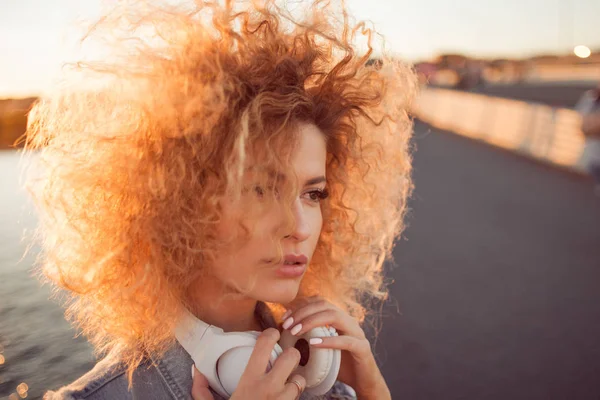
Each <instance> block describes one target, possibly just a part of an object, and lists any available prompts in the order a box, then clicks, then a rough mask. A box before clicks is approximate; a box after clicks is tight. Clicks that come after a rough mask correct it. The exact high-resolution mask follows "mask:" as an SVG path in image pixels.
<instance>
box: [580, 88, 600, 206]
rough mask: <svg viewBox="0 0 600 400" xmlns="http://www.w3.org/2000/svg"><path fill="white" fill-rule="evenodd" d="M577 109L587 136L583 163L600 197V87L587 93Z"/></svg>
mask: <svg viewBox="0 0 600 400" xmlns="http://www.w3.org/2000/svg"><path fill="white" fill-rule="evenodd" d="M575 109H576V110H577V111H578V112H579V113H581V116H582V121H581V131H582V132H583V135H584V136H585V147H584V150H583V156H582V163H583V165H584V167H585V168H586V169H587V170H588V171H589V173H590V175H592V178H593V179H594V193H595V194H596V195H597V196H599V197H600V85H598V87H596V88H595V89H592V90H588V91H587V92H585V93H584V94H583V96H582V97H581V99H580V100H579V102H578V103H577V105H576V106H575Z"/></svg>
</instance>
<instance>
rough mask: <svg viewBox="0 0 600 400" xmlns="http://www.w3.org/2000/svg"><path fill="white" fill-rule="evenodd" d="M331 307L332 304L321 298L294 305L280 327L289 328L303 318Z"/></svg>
mask: <svg viewBox="0 0 600 400" xmlns="http://www.w3.org/2000/svg"><path fill="white" fill-rule="evenodd" d="M332 307H333V305H331V304H330V303H329V302H327V301H325V300H324V299H322V298H319V299H316V300H314V301H311V302H310V303H305V304H302V305H296V306H295V308H294V309H292V313H291V314H290V315H289V316H288V317H287V318H286V319H285V320H284V321H283V323H282V327H283V329H290V328H291V327H292V326H293V325H296V324H297V323H298V322H300V321H301V320H302V319H303V318H306V317H307V316H309V315H311V314H314V313H317V312H320V311H323V310H326V309H329V308H332Z"/></svg>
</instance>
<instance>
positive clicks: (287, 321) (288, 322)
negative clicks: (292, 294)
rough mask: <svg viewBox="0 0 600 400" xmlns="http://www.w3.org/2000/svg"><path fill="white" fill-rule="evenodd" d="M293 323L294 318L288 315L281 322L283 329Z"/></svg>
mask: <svg viewBox="0 0 600 400" xmlns="http://www.w3.org/2000/svg"><path fill="white" fill-rule="evenodd" d="M293 323H294V318H292V317H290V318H288V319H286V320H285V322H284V323H283V329H287V328H289V327H290V326H292V324H293Z"/></svg>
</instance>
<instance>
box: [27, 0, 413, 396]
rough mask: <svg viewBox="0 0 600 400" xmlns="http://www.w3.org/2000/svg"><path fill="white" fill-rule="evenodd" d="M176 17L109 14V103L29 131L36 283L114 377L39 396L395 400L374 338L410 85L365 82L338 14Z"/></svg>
mask: <svg viewBox="0 0 600 400" xmlns="http://www.w3.org/2000/svg"><path fill="white" fill-rule="evenodd" d="M169 3H173V2H165V5H164V6H158V5H153V6H152V7H150V8H148V7H135V6H134V7H131V8H127V7H128V6H127V4H129V2H119V3H118V5H119V7H126V8H124V9H122V8H117V9H116V11H114V12H111V13H109V14H108V15H107V16H106V17H105V18H103V19H102V20H101V21H100V22H99V23H98V24H96V25H95V30H93V31H92V32H91V34H92V37H93V35H98V34H102V36H101V39H102V38H104V39H109V38H115V39H116V40H117V42H116V43H115V46H117V47H116V49H117V50H120V49H122V51H118V52H116V55H115V56H112V55H111V56H110V57H106V56H104V57H103V59H102V60H101V62H99V63H98V64H95V63H91V64H90V63H87V64H86V65H85V67H86V68H84V70H83V72H85V71H90V70H92V71H94V72H97V73H100V74H102V75H101V77H100V79H99V80H98V82H97V83H98V85H95V83H96V82H95V81H94V82H90V85H93V86H92V88H91V89H90V90H85V91H84V90H81V87H80V84H81V82H87V81H86V80H81V79H78V80H76V81H75V85H74V87H73V89H72V90H68V91H63V92H61V93H59V94H57V95H56V96H55V97H52V98H50V99H46V100H43V101H41V102H39V103H38V104H37V105H36V106H35V107H34V109H33V111H32V112H31V116H30V121H29V129H28V136H27V143H26V144H27V150H28V151H31V152H36V155H37V156H38V157H35V160H36V161H37V162H39V163H40V165H41V168H40V169H39V170H40V171H43V174H40V176H38V175H35V176H33V177H32V178H31V180H30V181H28V187H29V189H30V192H31V194H32V195H33V199H34V203H35V205H36V208H37V210H38V212H39V220H40V226H39V232H38V233H39V237H40V238H41V239H42V240H41V247H42V251H41V253H40V263H39V264H40V266H41V267H42V271H43V272H44V274H45V276H46V277H47V278H48V280H49V281H50V282H51V283H52V284H53V285H54V286H55V287H57V288H60V289H62V290H61V293H62V294H64V295H65V296H66V299H67V300H68V301H67V305H68V313H67V315H68V316H69V317H70V320H71V321H72V322H73V323H74V324H75V325H76V326H77V327H78V328H79V329H81V331H82V332H83V334H84V335H85V336H86V337H87V338H88V340H89V341H90V342H91V343H92V344H93V346H94V348H95V350H96V354H97V355H99V356H100V357H101V358H102V359H101V360H100V361H99V362H98V363H97V364H96V366H95V367H94V368H93V370H92V371H90V372H88V373H86V374H85V375H83V376H82V377H81V378H80V379H78V380H77V381H75V382H74V383H72V384H69V385H67V386H65V387H63V388H60V389H58V390H55V391H51V392H48V393H47V394H46V395H45V399H52V400H54V399H88V400H101V399H110V400H127V399H144V400H158V399H161V400H162V399H173V400H174V399H189V398H190V393H191V396H192V398H193V399H195V400H211V399H222V398H231V399H235V400H264V399H281V400H292V399H296V398H298V397H300V398H301V399H302V400H307V399H317V398H319V399H320V398H323V399H354V398H356V397H357V396H358V398H360V399H378V400H385V399H388V400H389V399H391V394H390V390H389V388H388V385H387V383H386V381H385V380H384V378H383V375H382V373H381V371H380V370H379V367H378V365H377V363H376V360H375V357H374V355H373V353H372V348H371V343H370V342H369V340H368V339H367V338H366V334H365V332H364V331H363V325H362V323H363V322H364V321H365V316H366V315H367V314H368V313H372V314H375V315H376V311H375V310H373V309H371V307H372V306H373V305H376V304H377V301H383V300H385V298H386V295H387V289H386V287H385V280H384V276H383V269H382V267H383V263H384V261H385V259H386V258H388V257H390V256H391V250H392V245H393V243H394V241H395V238H396V236H397V235H398V234H399V233H400V232H401V231H402V230H403V227H404V225H403V216H404V213H405V211H406V202H407V197H408V195H409V193H410V191H411V189H412V181H411V176H410V171H411V155H410V145H409V140H410V136H411V133H412V122H411V120H410V118H409V115H408V107H409V104H410V102H411V100H412V98H413V97H414V96H413V95H414V92H415V91H416V88H417V84H416V79H415V77H414V74H413V72H412V70H411V69H410V68H409V67H408V66H405V65H403V64H401V63H399V62H394V61H392V60H391V59H390V58H389V57H385V56H382V57H381V58H378V59H379V60H380V61H378V62H375V64H374V65H372V66H368V65H366V64H367V62H368V60H369V59H370V58H372V49H371V46H370V45H371V43H370V39H369V48H368V50H367V51H365V52H360V51H358V50H356V49H355V48H354V45H353V42H354V36H355V34H356V33H357V32H361V31H362V32H363V33H364V34H365V35H366V37H368V38H371V37H376V35H375V34H372V33H373V32H370V31H369V30H365V28H364V26H362V25H356V26H355V25H353V23H352V22H350V21H352V19H351V18H350V17H349V16H348V15H347V12H346V10H344V9H337V8H336V9H331V7H332V5H331V4H330V3H329V2H321V1H318V2H315V3H314V4H307V5H306V8H307V10H306V14H307V15H305V16H304V17H302V18H300V19H299V20H298V21H296V19H295V18H292V16H291V14H290V12H286V11H285V10H282V9H280V8H279V7H276V6H275V4H274V2H273V1H266V2H239V3H237V2H235V1H234V2H206V3H205V2H200V1H190V2H189V3H188V4H187V5H186V6H185V7H183V6H181V7H168V5H167V4H169ZM163 7H164V8H163ZM297 11H298V8H297V7H294V12H296V13H297ZM338 17H339V18H338ZM137 35H142V37H141V38H138V39H137V40H136V37H137ZM120 46H122V47H120ZM115 51H116V50H115ZM105 76H106V77H107V79H104V77H105ZM90 79H91V78H90ZM65 87H66V86H64V85H63V86H62V88H63V89H62V90H65V89H64V88H65ZM38 150H40V151H38ZM36 171H37V169H36ZM301 338H302V340H301ZM284 339H285V340H284ZM292 339H293V341H291V340H292ZM228 346H231V348H229V347H228ZM65 351H66V353H68V349H65ZM244 357H245V358H244ZM192 376H193V377H192ZM65 383H66V382H65ZM321 395H323V397H321Z"/></svg>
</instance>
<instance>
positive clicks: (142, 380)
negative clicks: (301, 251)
mask: <svg viewBox="0 0 600 400" xmlns="http://www.w3.org/2000/svg"><path fill="white" fill-rule="evenodd" d="M266 310H268V308H267V307H266V306H265V305H264V304H263V303H259V305H257V312H258V313H260V321H261V325H262V326H263V329H266V328H267V327H269V326H276V325H274V321H273V319H272V317H271V316H270V315H269V314H268V312H267V311H266ZM192 364H193V361H192V358H191V357H190V355H189V354H188V353H187V352H186V351H185V350H184V349H183V347H181V345H179V343H177V342H175V345H174V346H173V347H171V348H170V349H169V350H168V351H167V352H166V353H165V355H164V356H163V357H162V358H160V359H157V360H151V359H148V360H146V361H145V362H142V363H141V364H140V365H139V366H138V367H137V368H136V370H135V372H134V374H133V382H132V387H131V390H128V382H127V373H126V371H125V367H124V365H123V364H122V363H120V362H119V359H118V357H114V356H110V355H109V356H107V357H105V358H104V359H102V360H101V361H99V362H98V363H97V364H96V365H95V366H94V368H93V369H92V370H91V371H89V372H88V373H86V374H85V375H83V376H82V377H80V378H79V379H77V380H76V381H75V382H73V383H71V384H70V385H67V386H65V387H63V388H61V389H59V390H57V391H49V392H47V393H46V394H45V395H44V400H79V399H87V400H137V399H139V400H162V399H173V400H189V399H192V397H191V392H192V373H191V371H192ZM211 392H212V393H213V396H214V398H215V400H222V397H221V396H219V394H218V393H216V392H214V391H212V390H211ZM316 399H324V400H328V399H356V394H355V393H354V390H352V388H351V387H350V386H347V385H345V384H343V383H342V382H339V381H337V382H336V383H335V385H334V386H333V387H332V388H331V390H330V391H329V392H327V393H326V394H325V395H323V396H313V395H310V394H309V393H306V392H304V393H302V395H301V396H300V400H316Z"/></svg>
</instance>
